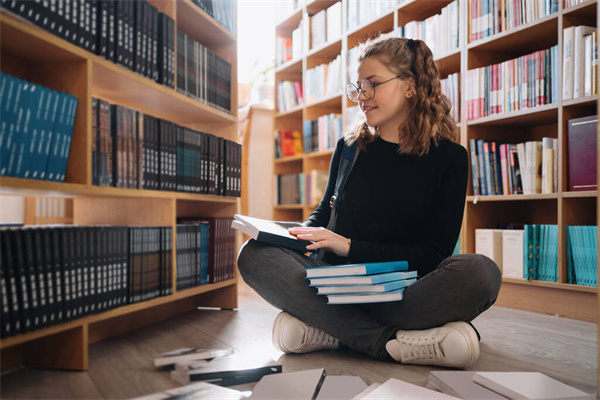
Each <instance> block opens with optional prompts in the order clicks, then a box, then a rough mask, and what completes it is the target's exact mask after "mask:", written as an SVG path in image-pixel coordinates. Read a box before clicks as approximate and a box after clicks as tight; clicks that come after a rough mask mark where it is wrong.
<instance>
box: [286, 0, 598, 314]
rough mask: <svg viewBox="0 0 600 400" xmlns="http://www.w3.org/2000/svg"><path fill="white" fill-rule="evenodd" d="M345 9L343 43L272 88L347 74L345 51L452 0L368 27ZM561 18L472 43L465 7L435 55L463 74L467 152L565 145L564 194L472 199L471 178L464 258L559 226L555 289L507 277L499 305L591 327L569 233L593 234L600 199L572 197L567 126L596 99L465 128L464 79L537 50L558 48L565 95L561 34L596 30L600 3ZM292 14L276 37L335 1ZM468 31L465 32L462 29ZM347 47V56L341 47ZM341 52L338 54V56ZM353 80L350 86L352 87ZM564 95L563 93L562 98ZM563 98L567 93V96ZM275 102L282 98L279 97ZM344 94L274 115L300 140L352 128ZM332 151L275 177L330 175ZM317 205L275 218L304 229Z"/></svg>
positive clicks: (592, 291) (586, 290)
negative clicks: (329, 128) (584, 229)
mask: <svg viewBox="0 0 600 400" xmlns="http://www.w3.org/2000/svg"><path fill="white" fill-rule="evenodd" d="M340 1H341V3H342V16H343V17H342V19H343V23H342V35H341V38H339V40H331V41H328V42H327V43H325V44H324V45H322V46H321V47H319V48H317V49H308V50H305V51H304V52H303V54H302V55H301V56H300V57H297V58H294V59H292V60H290V61H287V62H286V63H284V64H282V65H280V66H277V68H276V70H275V71H276V72H275V81H276V82H277V81H281V80H290V79H295V80H297V81H300V82H303V79H305V77H306V75H305V71H306V70H307V69H308V68H312V67H313V66H315V65H317V64H318V63H322V62H329V61H331V60H333V59H334V58H335V57H336V56H337V55H341V57H342V65H343V67H347V66H348V54H347V52H348V50H350V49H352V48H354V47H355V46H356V45H358V44H359V43H361V42H363V41H365V40H366V39H368V38H370V37H373V36H376V35H378V34H379V33H382V32H383V33H388V32H392V31H393V30H394V29H396V28H397V27H400V26H404V25H405V24H406V23H409V22H411V21H422V20H425V19H427V18H429V17H431V16H433V15H435V14H439V13H440V12H441V10H442V8H444V7H446V6H448V5H449V4H450V3H451V1H448V0H439V1H432V0H406V1H400V2H397V3H396V4H395V5H394V6H393V7H392V8H391V9H389V10H387V11H384V12H382V13H381V14H379V15H374V16H373V17H372V19H371V20H370V21H369V22H366V23H364V24H362V25H360V26H355V27H352V28H348V27H347V24H346V18H345V16H346V15H347V8H348V6H349V2H348V1H347V0H340ZM558 3H559V5H558V12H555V13H553V14H550V15H547V16H545V17H542V18H539V19H537V20H533V21H531V22H529V23H525V24H522V25H519V26H516V27H514V28H512V29H509V30H506V31H502V32H500V33H497V34H495V35H492V36H489V37H487V38H483V39H480V40H476V41H473V42H471V43H469V41H468V38H467V27H468V26H470V21H469V4H470V2H468V1H459V3H458V4H459V8H458V13H459V15H458V18H459V21H460V24H459V26H460V29H459V48H458V49H457V50H455V51H451V52H449V53H447V54H435V57H436V62H437V64H438V67H439V69H440V73H441V77H442V78H446V77H448V75H450V74H454V73H460V74H461V82H460V84H459V87H460V88H461V90H460V91H461V96H460V98H461V100H460V101H461V104H460V120H459V121H457V123H458V126H459V128H460V131H461V139H460V140H461V144H462V145H463V146H465V147H466V148H467V149H468V147H469V140H470V139H486V140H497V141H505V142H508V143H517V142H519V141H521V142H522V141H529V140H541V139H542V137H544V136H550V137H553V138H557V139H558V142H559V152H560V153H559V154H560V155H559V159H558V174H559V176H558V192H556V193H551V194H528V195H494V196H474V195H473V186H472V177H471V172H470V171H469V183H468V189H467V200H466V204H465V216H464V220H463V226H462V231H461V252H462V253H473V252H474V251H475V230H476V229H478V228H495V227H496V224H499V223H509V222H519V223H525V224H554V225H558V231H559V236H558V243H559V244H558V247H559V248H558V271H559V279H558V282H543V281H526V280H518V279H511V278H504V279H503V285H502V289H501V292H500V296H499V298H498V301H497V303H496V304H497V305H501V306H507V307H511V308H518V309H524V310H530V311H535V312H541V313H546V314H556V315H561V316H566V317H570V318H576V319H581V320H586V321H594V322H597V321H598V318H599V317H598V315H599V312H598V309H599V306H598V296H597V289H596V288H592V287H585V286H580V285H575V284H569V283H567V281H568V280H567V256H566V226H567V225H578V224H580V225H594V224H597V221H598V218H600V217H599V214H600V213H599V212H598V211H597V209H598V207H599V206H598V192H597V191H586V192H570V191H569V190H568V182H567V178H568V171H567V165H568V160H567V154H566V148H567V147H566V146H567V137H566V129H567V121H568V120H569V119H571V118H577V117H583V116H586V115H593V114H595V113H596V112H597V111H596V107H597V96H588V97H582V98H578V99H574V100H567V101H563V100H561V96H560V93H559V100H558V101H557V102H554V103H551V104H546V105H542V106H538V107H534V108H528V109H521V110H518V111H512V112H505V113H502V114H493V115H490V116H487V117H483V118H477V119H470V120H467V113H466V96H465V95H464V94H465V93H466V90H465V88H466V85H467V83H466V82H465V79H464V77H465V76H466V74H467V71H470V70H472V69H475V68H479V67H484V66H489V65H492V64H496V63H501V62H503V61H506V60H510V59H513V58H516V57H520V56H523V55H526V54H529V53H532V52H534V51H538V50H543V49H547V48H549V47H551V46H555V45H558V53H559V58H558V59H559V66H558V70H559V76H558V77H557V78H558V82H559V83H560V84H559V87H562V61H561V60H562V44H563V38H562V32H563V29H564V28H566V27H569V26H576V25H592V26H597V19H598V18H597V16H596V14H597V12H598V6H597V4H598V2H597V0H588V1H585V2H583V3H581V4H578V5H576V6H572V7H568V8H565V6H564V1H561V0H559V1H558ZM300 4H301V6H299V7H298V8H297V9H296V10H294V11H293V13H292V14H291V15H290V16H289V17H288V18H287V19H285V20H284V21H283V22H282V23H281V24H280V25H278V26H277V28H276V35H277V36H279V37H284V36H288V34H289V35H290V36H289V37H291V32H292V31H293V30H294V29H296V28H297V27H298V25H299V24H300V21H306V20H308V18H309V15H312V14H314V13H316V12H319V11H321V10H323V9H327V8H328V7H330V6H331V5H332V4H333V3H332V2H331V1H320V0H312V1H310V0H309V1H306V2H300ZM309 26H310V24H308V23H304V22H303V27H304V34H303V38H304V43H308V42H307V39H308V37H309V35H310V32H307V30H308V29H309V28H307V27H309ZM463 27H464V29H463ZM338 43H340V44H341V47H340V46H339V45H338ZM338 51H339V52H338ZM346 79H347V78H346ZM559 92H561V91H560V90H559ZM561 93H562V92H561ZM276 95H277V94H276ZM353 105H354V104H353V103H351V102H350V101H349V100H347V99H346V98H345V96H344V95H343V94H341V95H340V96H339V97H337V96H335V97H330V98H325V99H321V100H318V101H315V102H312V103H309V104H304V105H303V106H300V107H297V108H296V109H294V110H293V111H291V112H287V113H276V114H275V129H297V130H300V131H302V124H303V121H306V120H311V119H314V118H317V117H318V116H321V115H325V114H328V113H331V112H338V113H341V114H342V116H343V121H344V127H346V123H347V118H346V116H347V110H348V109H349V108H350V107H351V106H353ZM331 154H332V153H331V151H328V152H322V153H309V154H304V155H301V156H295V157H288V158H279V159H275V160H274V165H275V169H274V173H275V174H284V173H286V174H287V173H305V174H306V173H310V171H311V170H313V169H327V168H328V165H329V162H330V159H331ZM314 206H315V205H296V206H277V205H276V206H274V209H275V218H277V219H285V220H303V219H305V218H307V216H308V215H309V214H310V212H311V211H312V210H313V209H314Z"/></svg>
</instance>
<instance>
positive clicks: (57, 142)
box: [46, 92, 68, 181]
mask: <svg viewBox="0 0 600 400" xmlns="http://www.w3.org/2000/svg"><path fill="white" fill-rule="evenodd" d="M57 97H58V98H57V100H56V101H57V103H56V105H55V110H56V115H55V117H54V128H53V132H54V133H53V135H52V144H51V147H50V154H49V155H48V161H47V163H46V179H47V180H49V181H56V180H58V179H57V175H58V159H59V158H60V151H61V149H62V145H63V141H64V137H63V129H61V125H63V124H64V120H65V118H66V110H67V105H68V101H67V95H66V94H64V93H60V92H57Z"/></svg>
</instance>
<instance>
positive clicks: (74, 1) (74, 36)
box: [50, 0, 80, 45]
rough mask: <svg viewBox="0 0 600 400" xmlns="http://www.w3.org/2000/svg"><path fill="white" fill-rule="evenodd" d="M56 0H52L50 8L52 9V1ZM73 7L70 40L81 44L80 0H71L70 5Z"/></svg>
mask: <svg viewBox="0 0 600 400" xmlns="http://www.w3.org/2000/svg"><path fill="white" fill-rule="evenodd" d="M54 1H55V0H50V9H51V10H52V8H53V7H52V3H53V2H54ZM69 8H70V9H71V26H72V29H71V37H70V38H69V41H70V42H71V43H73V44H74V45H79V33H80V32H79V18H80V15H79V1H78V0H71V4H70V7H69Z"/></svg>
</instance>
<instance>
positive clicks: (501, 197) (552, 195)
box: [467, 193, 559, 204]
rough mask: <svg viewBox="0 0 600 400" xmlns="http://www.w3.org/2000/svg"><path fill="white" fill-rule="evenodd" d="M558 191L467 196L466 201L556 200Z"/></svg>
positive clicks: (475, 202)
mask: <svg viewBox="0 0 600 400" xmlns="http://www.w3.org/2000/svg"><path fill="white" fill-rule="evenodd" d="M558 197H559V195H558V193H548V194H508V195H493V196H492V195H491V196H467V203H473V204H477V203H478V202H480V201H484V202H489V201H529V200H556V199H558Z"/></svg>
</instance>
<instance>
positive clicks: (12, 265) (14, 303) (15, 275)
mask: <svg viewBox="0 0 600 400" xmlns="http://www.w3.org/2000/svg"><path fill="white" fill-rule="evenodd" d="M2 234H3V235H2V238H1V240H2V252H3V254H4V257H5V258H4V259H5V260H6V265H7V266H8V268H7V269H6V274H7V275H6V280H7V283H8V292H9V294H10V296H9V298H8V302H9V304H10V322H11V329H12V334H13V335H15V334H18V333H21V332H24V321H25V320H24V315H23V314H22V310H23V298H22V296H21V293H20V284H21V282H20V279H19V271H18V268H19V266H18V264H17V263H18V257H17V254H16V250H17V249H16V235H17V233H16V230H13V229H6V230H2Z"/></svg>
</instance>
